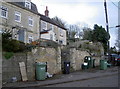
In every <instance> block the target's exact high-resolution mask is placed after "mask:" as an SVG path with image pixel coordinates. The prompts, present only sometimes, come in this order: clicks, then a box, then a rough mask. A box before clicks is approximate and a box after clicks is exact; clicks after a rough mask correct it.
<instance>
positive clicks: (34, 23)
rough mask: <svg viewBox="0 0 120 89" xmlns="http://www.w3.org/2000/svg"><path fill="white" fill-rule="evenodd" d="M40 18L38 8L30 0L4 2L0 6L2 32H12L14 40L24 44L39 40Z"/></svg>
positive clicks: (0, 28) (0, 27)
mask: <svg viewBox="0 0 120 89" xmlns="http://www.w3.org/2000/svg"><path fill="white" fill-rule="evenodd" d="M39 18H40V15H38V11H37V7H36V5H35V4H33V3H32V2H31V1H30V0H22V2H4V1H3V2H2V4H1V5H0V19H1V21H0V30H1V31H3V30H5V29H9V30H11V31H12V38H13V39H16V40H19V41H22V42H24V43H31V42H32V41H35V40H37V39H39V37H40V34H39V25H40V24H39Z"/></svg>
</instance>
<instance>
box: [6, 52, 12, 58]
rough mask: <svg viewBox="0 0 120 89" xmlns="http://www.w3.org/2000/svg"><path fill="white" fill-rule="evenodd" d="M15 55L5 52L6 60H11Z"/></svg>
mask: <svg viewBox="0 0 120 89" xmlns="http://www.w3.org/2000/svg"><path fill="white" fill-rule="evenodd" d="M13 55H14V54H13V52H5V54H4V57H5V58H6V59H10V58H11V57H12V56H13Z"/></svg>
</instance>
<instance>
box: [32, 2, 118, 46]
mask: <svg viewBox="0 0 120 89" xmlns="http://www.w3.org/2000/svg"><path fill="white" fill-rule="evenodd" d="M31 1H32V2H33V3H35V4H36V5H37V8H38V11H39V13H41V14H44V11H45V8H46V6H48V10H49V17H50V18H53V17H55V16H57V17H59V18H61V19H62V20H64V21H66V22H67V23H68V24H76V23H81V25H82V26H88V27H91V28H93V26H94V24H98V25H102V26H103V27H105V14H104V4H103V1H104V0H31ZM118 1H119V0H107V8H108V20H109V27H113V26H116V25H118V7H117V6H118ZM109 30H110V35H111V39H110V45H111V46H114V43H115V40H116V38H117V35H116V34H117V29H116V28H110V29H109Z"/></svg>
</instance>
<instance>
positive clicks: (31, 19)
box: [28, 17, 34, 26]
mask: <svg viewBox="0 0 120 89" xmlns="http://www.w3.org/2000/svg"><path fill="white" fill-rule="evenodd" d="M30 21H31V22H32V23H30ZM28 24H29V26H33V24H34V20H33V18H32V17H28Z"/></svg>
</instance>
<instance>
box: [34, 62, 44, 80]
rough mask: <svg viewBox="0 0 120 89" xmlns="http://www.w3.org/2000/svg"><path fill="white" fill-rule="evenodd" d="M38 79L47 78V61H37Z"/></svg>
mask: <svg viewBox="0 0 120 89" xmlns="http://www.w3.org/2000/svg"><path fill="white" fill-rule="evenodd" d="M36 79H37V80H45V79H46V63H44V62H37V63H36Z"/></svg>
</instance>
